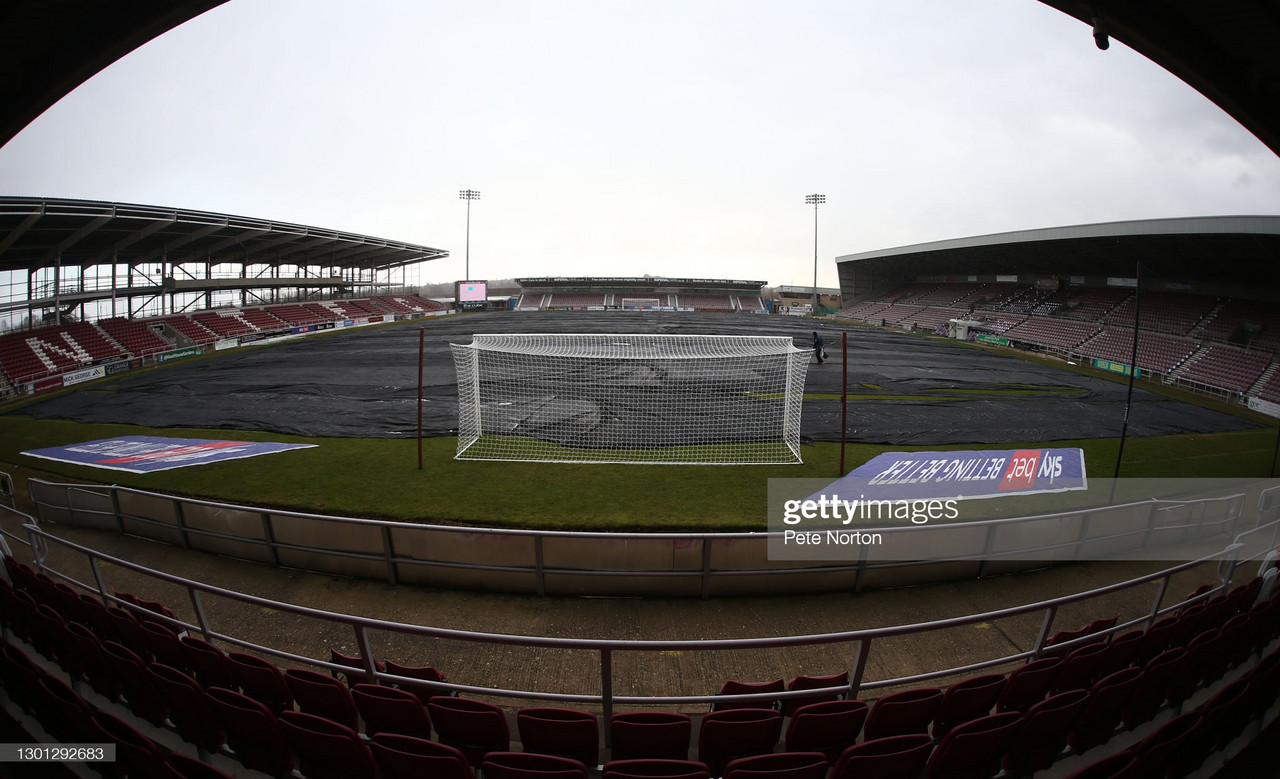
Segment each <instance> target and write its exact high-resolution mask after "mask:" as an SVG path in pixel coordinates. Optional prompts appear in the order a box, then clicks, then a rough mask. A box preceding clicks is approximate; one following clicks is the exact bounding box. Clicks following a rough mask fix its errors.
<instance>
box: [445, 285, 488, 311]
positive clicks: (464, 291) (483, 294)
mask: <svg viewBox="0 0 1280 779" xmlns="http://www.w3.org/2000/svg"><path fill="white" fill-rule="evenodd" d="M488 297H489V290H488V282H485V281H459V282H456V284H455V287H454V296H453V298H454V300H456V301H457V303H458V308H484V304H485V300H487V299H488Z"/></svg>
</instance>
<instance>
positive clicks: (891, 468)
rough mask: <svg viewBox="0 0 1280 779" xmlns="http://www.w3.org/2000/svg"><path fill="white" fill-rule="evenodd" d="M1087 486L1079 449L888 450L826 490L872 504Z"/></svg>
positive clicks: (1015, 493)
mask: <svg viewBox="0 0 1280 779" xmlns="http://www.w3.org/2000/svg"><path fill="white" fill-rule="evenodd" d="M1087 488H1088V481H1087V479H1086V477H1085V468H1084V451H1083V450H1081V449H1014V450H1009V449H1004V450H994V451H993V450H986V451H953V452H885V453H884V454H880V455H877V456H876V457H873V458H872V459H871V460H869V461H868V462H866V463H864V464H863V465H861V466H859V467H858V468H855V469H854V470H853V471H852V472H851V473H849V474H848V475H847V476H845V477H844V478H842V479H839V480H837V481H836V482H835V483H834V484H832V485H830V487H829V488H828V489H827V490H825V492H826V493H827V494H828V495H832V494H836V495H858V496H860V497H865V498H867V499H872V500H928V499H935V498H936V499H942V500H949V499H953V498H954V499H959V500H964V499H968V498H995V497H1002V496H1008V495H1027V494H1033V493H1038V492H1064V491H1067V490H1083V489H1087ZM813 497H814V498H817V497H818V496H817V495H814V496H813Z"/></svg>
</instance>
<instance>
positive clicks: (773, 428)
mask: <svg viewBox="0 0 1280 779" xmlns="http://www.w3.org/2000/svg"><path fill="white" fill-rule="evenodd" d="M450 347H451V348H452V350H453V359H454V368H455V369H456V371H457V374H458V449H457V454H456V455H455V458H456V459H459V460H529V461H542V462H566V463H568V462H573V463H668V464H687V465H693V464H698V465H740V464H743V465H744V464H780V463H799V462H801V457H800V412H801V405H802V403H803V399H804V382H805V373H806V371H807V370H808V365H809V358H810V356H811V355H812V351H811V350H809V349H799V348H797V347H796V346H795V344H794V343H793V342H792V340H791V338H790V337H788V336H725V335H631V334H626V335H623V334H477V335H474V336H473V337H472V342H471V343H469V344H450Z"/></svg>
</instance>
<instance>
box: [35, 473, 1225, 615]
mask: <svg viewBox="0 0 1280 779" xmlns="http://www.w3.org/2000/svg"><path fill="white" fill-rule="evenodd" d="M29 488H30V493H31V498H32V500H33V501H34V503H35V505H36V507H37V510H38V512H39V515H40V517H41V518H42V519H52V520H55V521H60V522H67V523H70V524H76V525H81V526H88V527H97V528H100V529H106V530H115V531H117V532H121V533H127V534H131V535H136V536H140V537H144V538H150V539H154V540H160V541H164V542H167V543H171V544H175V545H177V546H180V547H182V548H184V549H197V550H204V551H212V552H215V553H218V554H223V555H227V556H231V557H237V558H240V559H246V560H252V561H256V562H262V563H267V564H270V565H274V566H281V567H293V568H300V569H304V570H310V571H317V572H324V573H337V574H342V575H353V576H360V577H364V578H375V579H383V580H385V581H387V582H389V583H391V584H398V583H402V582H403V583H422V584H432V585H441V586H461V587H480V588H483V589H501V590H506V591H518V592H530V593H537V594H538V595H547V594H552V593H563V594H595V595H622V594H631V595H635V594H641V595H644V594H651V595H663V596H680V595H684V596H691V595H696V596H701V597H703V598H708V597H711V596H712V595H713V594H721V593H729V594H778V593H780V592H785V591H790V592H815V591H848V590H850V589H852V590H855V591H860V590H863V589H867V588H871V587H874V586H893V585H900V584H906V583H910V581H911V579H912V578H913V577H914V576H916V573H915V572H918V571H919V570H920V569H921V568H922V567H927V566H931V565H933V566H943V565H945V566H949V567H953V568H955V567H956V566H957V565H959V566H962V569H960V573H958V574H957V575H959V576H963V577H965V578H974V577H976V578H982V577H985V576H987V575H988V574H990V573H993V572H1008V571H1010V570H1015V569H1016V568H1017V567H1018V566H1019V565H1021V566H1022V567H1024V568H1029V567H1032V566H1039V565H1042V564H1043V561H1074V560H1080V559H1091V558H1090V557H1089V555H1090V554H1093V553H1094V551H1095V550H1097V549H1100V548H1128V549H1146V548H1150V547H1152V546H1153V545H1158V544H1159V543H1160V541H1161V539H1163V538H1177V539H1179V540H1182V539H1184V538H1186V537H1194V538H1195V539H1200V540H1206V539H1207V540H1209V541H1211V542H1213V543H1216V544H1217V545H1218V546H1219V547H1221V546H1224V545H1225V544H1226V543H1227V540H1228V539H1230V538H1232V537H1234V536H1235V535H1236V534H1237V533H1239V532H1240V531H1241V530H1242V529H1243V526H1244V523H1245V519H1246V517H1245V514H1246V500H1245V497H1244V495H1243V494H1242V493H1233V494H1229V495H1224V496H1216V497H1211V498H1201V499H1195V500H1181V501H1161V500H1147V501H1140V502H1136V503H1127V504H1122V505H1118V506H1107V507H1101V508H1092V509H1081V510H1075V511H1069V512H1061V513H1057V514H1045V515H1038V516H1032V517H1018V518H1007V519H992V520H982V521H976V522H967V523H962V524H957V525H945V526H941V527H943V528H945V529H947V530H948V532H963V533H965V534H966V538H967V540H968V549H969V551H967V552H965V551H959V552H958V551H957V548H958V545H956V544H952V545H949V548H948V554H947V556H946V557H934V558H924V559H920V558H912V559H869V558H868V557H866V556H865V555H864V556H862V557H859V558H858V559H852V560H847V561H835V562H832V561H821V562H812V561H777V560H771V559H769V555H768V548H767V547H768V541H769V539H770V537H777V536H778V535H779V534H778V533H772V534H771V533H769V532H754V533H753V532H736V533H608V532H581V531H578V532H575V531H552V530H526V529H504V528H484V527H463V526H449V525H428V524H419V523H411V522H397V521H390V520H374V519H358V518H350V517H338V516H331V515H321V514H308V513H304V512H294V511H283V510H276V509H265V508H259V507H251V506H242V505H235V504H228V503H221V502H216V501H207V500H199V499H195V498H186V497H181V496H174V495H166V494H162V493H155V492H148V491H145V490H138V489H133V488H127V487H119V486H94V485H83V484H66V483H54V482H48V481H44V480H40V479H31V480H29ZM1033 523H1034V524H1033ZM1034 525H1038V526H1040V527H1046V528H1051V530H1052V532H1046V533H1045V537H1046V538H1048V539H1049V540H1048V541H1044V542H1042V543H1039V544H1034V545H1029V546H1028V545H1026V542H1025V541H1024V539H1023V536H1025V535H1028V533H1027V532H1026V531H1027V530H1028V529H1029V528H1033V527H1034ZM865 530H868V531H870V530H874V529H871V528H867V529H865ZM927 530H928V529H927V528H894V529H892V532H894V533H912V532H925V531H927ZM1214 539H1218V540H1217V541H1214ZM1175 559H1185V558H1175ZM1032 561H1034V562H1032ZM997 566H998V567H997Z"/></svg>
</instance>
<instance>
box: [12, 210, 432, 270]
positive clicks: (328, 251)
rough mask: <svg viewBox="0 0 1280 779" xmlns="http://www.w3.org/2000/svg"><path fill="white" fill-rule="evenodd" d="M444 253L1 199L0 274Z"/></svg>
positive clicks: (324, 233)
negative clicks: (54, 268)
mask: <svg viewBox="0 0 1280 779" xmlns="http://www.w3.org/2000/svg"><path fill="white" fill-rule="evenodd" d="M448 255H449V253H448V252H447V251H445V250H443V249H434V248H432V247H430V246H419V245H417V244H411V243H405V242H403V241H393V240H389V239H386V238H374V237H371V236H367V235H358V234H356V233H346V232H341V231H338V230H330V229H327V228H321V227H308V226H306V225H298V224H291V223H288V222H273V221H269V220H265V219H256V218H252V217H244V216H235V215H232V214H216V213H210V212H207V211H191V210H187V209H181V208H167V207H160V206H146V205H133V204H128V203H110V202H101V201H92V200H65V199H52V198H39V199H32V198H19V197H0V271H4V270H8V271H12V270H29V269H33V268H40V267H50V266H55V265H60V266H63V267H68V266H79V267H82V268H88V267H92V266H94V265H109V264H112V263H117V264H127V265H135V266H136V265H142V264H146V263H157V264H159V263H165V262H167V263H171V264H172V263H183V262H200V263H206V264H212V265H216V264H219V263H223V262H227V263H238V264H242V265H267V266H282V265H292V266H298V267H323V268H340V269H350V270H367V271H384V270H389V269H392V268H399V267H403V266H406V265H412V264H415V263H419V262H425V261H428V260H436V259H440V258H443V257H447V256H448Z"/></svg>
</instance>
